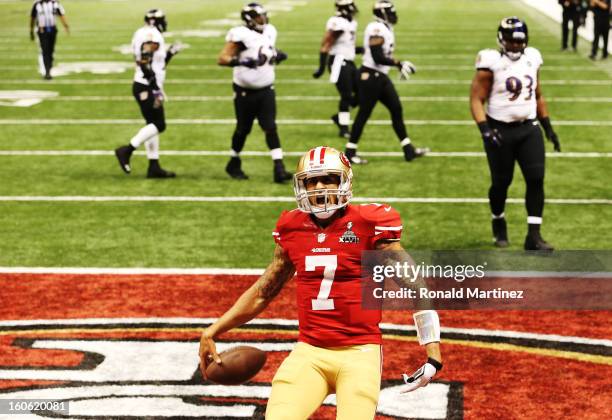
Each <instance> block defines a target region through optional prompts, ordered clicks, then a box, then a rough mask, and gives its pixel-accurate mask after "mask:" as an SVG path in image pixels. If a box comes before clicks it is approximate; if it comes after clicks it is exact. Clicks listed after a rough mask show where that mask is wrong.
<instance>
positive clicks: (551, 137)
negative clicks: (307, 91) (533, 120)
mask: <svg viewBox="0 0 612 420" xmlns="http://www.w3.org/2000/svg"><path fill="white" fill-rule="evenodd" d="M540 124H542V128H543V129H544V134H546V138H547V139H548V141H550V142H551V143H552V144H553V146H554V148H555V152H560V151H561V143H559V137H557V133H555V131H554V130H553V128H552V124H551V123H550V118H549V117H543V118H540Z"/></svg>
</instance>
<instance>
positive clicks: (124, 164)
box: [115, 145, 134, 175]
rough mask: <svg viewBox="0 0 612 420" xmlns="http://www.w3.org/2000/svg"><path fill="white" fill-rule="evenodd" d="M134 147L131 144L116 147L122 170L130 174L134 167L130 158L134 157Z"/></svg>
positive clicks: (116, 154)
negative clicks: (131, 165)
mask: <svg viewBox="0 0 612 420" xmlns="http://www.w3.org/2000/svg"><path fill="white" fill-rule="evenodd" d="M133 151H134V148H133V147H132V146H131V145H127V146H121V147H118V148H116V149H115V156H116V157H117V160H118V161H119V166H120V167H121V170H122V171H123V172H125V173H126V174H128V175H129V174H130V172H132V168H131V167H130V158H131V157H132V152H133Z"/></svg>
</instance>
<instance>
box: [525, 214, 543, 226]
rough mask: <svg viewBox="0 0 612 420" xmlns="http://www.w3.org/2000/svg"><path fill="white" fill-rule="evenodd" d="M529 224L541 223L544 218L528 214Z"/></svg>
mask: <svg viewBox="0 0 612 420" xmlns="http://www.w3.org/2000/svg"><path fill="white" fill-rule="evenodd" d="M527 224H529V225H541V224H542V218H541V217H537V216H527Z"/></svg>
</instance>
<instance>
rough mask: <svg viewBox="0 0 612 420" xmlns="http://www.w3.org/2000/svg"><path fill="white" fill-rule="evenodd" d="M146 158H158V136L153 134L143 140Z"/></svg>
mask: <svg viewBox="0 0 612 420" xmlns="http://www.w3.org/2000/svg"><path fill="white" fill-rule="evenodd" d="M145 148H146V149H147V159H155V160H158V159H159V136H157V135H155V136H153V137H151V138H150V139H149V140H147V141H146V142H145Z"/></svg>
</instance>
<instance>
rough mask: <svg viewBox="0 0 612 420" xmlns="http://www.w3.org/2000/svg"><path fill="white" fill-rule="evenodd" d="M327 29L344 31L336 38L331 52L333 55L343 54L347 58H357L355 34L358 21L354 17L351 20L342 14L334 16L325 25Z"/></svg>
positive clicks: (351, 59) (350, 59)
mask: <svg viewBox="0 0 612 420" xmlns="http://www.w3.org/2000/svg"><path fill="white" fill-rule="evenodd" d="M325 30H327V31H332V32H340V31H342V35H340V36H339V37H338V39H336V42H334V45H332V47H331V50H330V51H329V53H330V54H331V55H341V56H342V57H344V59H345V60H348V61H354V60H355V36H356V34H357V22H356V21H355V20H354V19H353V20H351V21H349V20H348V19H345V18H343V17H342V16H332V17H330V18H329V20H328V21H327V25H325Z"/></svg>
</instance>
